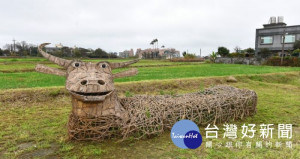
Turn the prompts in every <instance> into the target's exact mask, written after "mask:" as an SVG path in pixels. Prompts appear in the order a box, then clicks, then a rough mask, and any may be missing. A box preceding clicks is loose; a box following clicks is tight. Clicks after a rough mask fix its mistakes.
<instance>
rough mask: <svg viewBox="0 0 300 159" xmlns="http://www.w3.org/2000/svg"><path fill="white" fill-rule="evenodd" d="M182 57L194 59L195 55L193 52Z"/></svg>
mask: <svg viewBox="0 0 300 159" xmlns="http://www.w3.org/2000/svg"><path fill="white" fill-rule="evenodd" d="M184 58H185V59H194V58H196V55H194V54H185V56H184Z"/></svg>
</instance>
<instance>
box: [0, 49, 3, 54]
mask: <svg viewBox="0 0 300 159" xmlns="http://www.w3.org/2000/svg"><path fill="white" fill-rule="evenodd" d="M0 56H3V51H2V49H1V48H0Z"/></svg>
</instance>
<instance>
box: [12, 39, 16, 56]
mask: <svg viewBox="0 0 300 159" xmlns="http://www.w3.org/2000/svg"><path fill="white" fill-rule="evenodd" d="M12 41H13V42H14V48H13V49H14V53H15V52H16V40H15V39H13V40H12Z"/></svg>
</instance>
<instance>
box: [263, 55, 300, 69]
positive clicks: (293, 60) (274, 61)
mask: <svg viewBox="0 0 300 159" xmlns="http://www.w3.org/2000/svg"><path fill="white" fill-rule="evenodd" d="M264 64H265V65H270V66H293V67H299V66H300V58H298V57H285V58H284V60H283V63H282V65H281V58H280V57H272V58H269V59H267V60H266V61H265V63H264Z"/></svg>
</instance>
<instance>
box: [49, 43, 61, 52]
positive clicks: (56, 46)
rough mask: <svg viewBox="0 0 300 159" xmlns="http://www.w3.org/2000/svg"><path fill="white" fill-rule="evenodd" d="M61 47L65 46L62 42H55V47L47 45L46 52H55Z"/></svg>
mask: <svg viewBox="0 0 300 159" xmlns="http://www.w3.org/2000/svg"><path fill="white" fill-rule="evenodd" d="M61 48H63V45H62V44H61V43H59V44H55V47H45V49H46V52H48V53H53V52H55V51H57V50H59V49H61Z"/></svg>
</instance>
